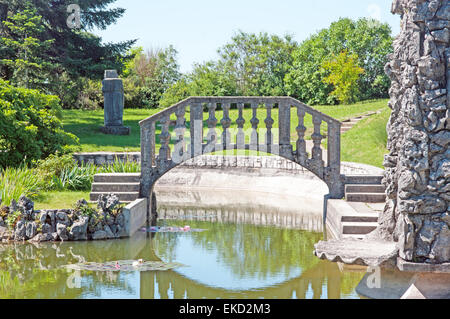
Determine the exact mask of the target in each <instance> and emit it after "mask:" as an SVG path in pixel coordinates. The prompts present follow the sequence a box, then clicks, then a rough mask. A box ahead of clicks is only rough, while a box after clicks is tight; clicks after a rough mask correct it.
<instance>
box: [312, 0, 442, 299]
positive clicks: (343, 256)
mask: <svg viewBox="0 0 450 319" xmlns="http://www.w3.org/2000/svg"><path fill="white" fill-rule="evenodd" d="M392 13H394V14H399V15H401V19H402V21H401V32H400V34H399V35H398V36H397V38H396V39H395V40H394V52H393V53H392V54H391V55H390V56H389V60H390V62H389V63H388V64H387V65H386V69H385V70H386V73H387V75H388V76H389V78H390V79H391V82H392V84H391V89H390V92H389V94H390V97H391V99H390V101H389V107H390V108H391V109H392V115H391V117H390V119H389V122H388V125H387V132H388V149H389V154H388V155H386V157H385V162H384V166H385V168H386V170H385V176H384V181H383V183H384V184H385V186H386V189H387V191H386V192H387V202H386V206H385V209H384V212H383V213H381V215H380V217H379V221H378V223H379V226H378V228H377V229H376V230H375V231H374V232H373V233H372V234H369V235H368V236H367V237H366V238H365V239H364V240H362V241H351V240H334V241H328V242H320V243H318V244H317V245H316V250H315V253H316V255H317V256H319V257H320V258H323V259H329V260H333V261H341V262H344V263H357V264H361V265H370V266H380V265H388V264H389V265H394V266H396V267H395V268H397V269H399V270H401V271H406V272H415V273H418V274H420V276H419V275H418V276H419V277H420V278H422V279H421V280H422V281H426V282H432V280H434V279H433V278H435V277H436V276H437V273H450V149H449V145H450V81H449V78H450V70H449V64H450V3H449V0H394V1H393V4H392ZM394 244H395V246H394ZM371 245H373V246H374V247H376V248H377V249H378V251H377V249H373V250H370V249H369V248H370V247H371ZM419 277H417V278H419ZM444 277H445V276H444ZM444 277H442V278H444ZM424 278H426V279H424ZM442 278H441V279H442ZM445 278H446V279H445V280H446V288H447V292H448V291H450V275H447V276H446V277H445ZM441 279H439V281H442V280H441ZM444 286H445V285H444ZM416 288H417V287H416Z"/></svg>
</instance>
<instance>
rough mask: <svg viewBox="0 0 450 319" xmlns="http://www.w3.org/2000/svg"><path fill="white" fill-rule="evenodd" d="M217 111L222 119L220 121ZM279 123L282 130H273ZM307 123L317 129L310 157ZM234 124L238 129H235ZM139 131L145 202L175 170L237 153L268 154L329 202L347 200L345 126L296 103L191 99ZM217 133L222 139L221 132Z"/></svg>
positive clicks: (281, 99) (274, 99)
mask: <svg viewBox="0 0 450 319" xmlns="http://www.w3.org/2000/svg"><path fill="white" fill-rule="evenodd" d="M232 107H233V108H236V109H237V112H235V113H234V115H235V116H237V118H235V119H232V118H231V115H230V113H231V112H230V110H231V108H232ZM246 107H247V108H251V110H252V112H251V113H252V118H251V119H250V120H249V121H248V119H245V118H244V109H245V108H246ZM219 109H220V110H221V115H222V117H221V119H217V117H216V115H217V114H218V113H219V112H218V110H219ZM292 109H294V111H293V110H292ZM204 110H205V111H207V112H205V114H206V115H207V116H204V112H203V111H204ZM235 116H234V117H235ZM293 116H294V117H297V118H298V122H297V121H295V123H298V126H296V127H292V128H291V123H294V122H293V121H292V117H293ZM276 119H278V123H277V124H278V125H277V126H278V127H275V128H274V125H275V124H276ZM309 120H310V121H311V122H312V124H313V130H312V132H311V133H312V134H311V136H310V137H311V139H312V142H313V147H312V150H311V154H308V152H307V142H306V138H307V133H310V132H309V131H308V129H307V127H306V123H307V122H306V121H309ZM233 123H235V124H236V125H235V126H236V127H233V128H232V124H233ZM140 126H141V166H142V167H141V191H140V194H141V197H146V198H148V197H149V196H150V195H149V194H151V192H152V189H153V186H154V184H155V183H156V181H157V180H158V179H159V178H160V177H161V176H163V175H164V174H165V173H166V172H167V171H169V170H171V169H172V168H174V167H176V166H177V165H179V164H181V163H183V162H185V161H187V160H189V159H191V158H194V157H197V156H200V155H203V154H209V153H213V152H221V151H235V150H248V151H257V152H264V153H270V154H274V155H279V156H281V157H284V158H286V159H289V160H291V161H293V162H295V163H298V164H300V165H302V166H303V167H305V168H306V169H308V170H310V171H312V172H313V173H314V174H316V175H317V176H318V177H319V178H321V179H322V180H324V181H325V182H326V183H327V184H328V186H329V189H330V195H331V198H342V197H343V195H344V189H343V178H342V176H341V174H340V166H341V160H340V129H341V122H339V121H338V120H336V119H333V118H332V117H330V116H328V115H326V114H323V113H321V112H319V111H317V110H315V109H313V108H311V107H309V106H307V105H305V104H303V103H301V102H300V101H298V100H296V99H293V98H290V97H190V98H188V99H186V100H184V101H181V102H179V103H177V104H175V105H173V106H171V107H169V108H167V109H165V110H163V111H161V112H159V113H157V114H155V115H153V116H151V117H149V118H147V119H145V120H142V121H141V122H140ZM218 127H219V128H220V129H221V131H222V132H221V133H219V132H217V129H218ZM245 127H247V129H246V130H244V128H245ZM158 131H159V133H158ZM292 132H296V134H293V133H292ZM325 137H327V138H328V144H327V157H326V158H324V155H323V151H322V147H321V145H322V141H323V139H324V138H325ZM157 139H158V140H159V143H160V145H161V146H160V148H159V150H157V149H156V145H157ZM171 143H172V144H173V147H172V148H171ZM294 147H295V149H294Z"/></svg>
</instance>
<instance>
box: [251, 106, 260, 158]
mask: <svg viewBox="0 0 450 319" xmlns="http://www.w3.org/2000/svg"><path fill="white" fill-rule="evenodd" d="M251 108H252V112H253V116H252V119H251V120H250V123H251V124H252V134H251V136H250V149H251V150H254V151H257V150H258V148H259V135H258V125H259V119H258V114H257V111H258V104H257V103H252V104H251Z"/></svg>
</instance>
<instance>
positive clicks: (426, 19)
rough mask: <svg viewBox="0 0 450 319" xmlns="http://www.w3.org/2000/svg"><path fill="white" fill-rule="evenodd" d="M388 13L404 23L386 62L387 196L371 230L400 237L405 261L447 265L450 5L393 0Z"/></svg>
mask: <svg viewBox="0 0 450 319" xmlns="http://www.w3.org/2000/svg"><path fill="white" fill-rule="evenodd" d="M392 12H393V13H396V14H400V15H402V25H401V32H400V34H399V35H398V37H397V38H396V39H395V41H394V53H393V54H392V55H391V56H390V62H389V63H388V64H387V65H386V73H387V74H388V76H389V77H390V79H391V80H392V84H391V89H390V92H389V93H390V97H391V99H390V101H389V106H390V107H391V108H392V110H393V111H392V114H391V118H390V119H389V123H388V126H387V131H388V149H389V154H388V155H387V156H386V157H385V165H386V171H385V178H384V184H385V185H386V189H387V198H388V199H387V203H386V208H385V210H384V212H383V213H382V214H381V216H380V219H379V221H380V225H379V227H378V229H377V231H376V233H377V234H378V235H379V236H380V237H381V238H384V239H390V240H398V243H399V247H400V250H399V255H400V257H401V258H403V259H404V260H406V261H410V262H412V261H414V262H434V263H436V262H437V263H445V262H449V261H450V256H449V254H448V251H447V250H446V248H445V244H446V243H448V241H449V236H450V235H449V233H448V221H447V220H448V216H447V215H445V213H446V212H448V209H449V205H448V204H449V199H450V196H448V189H447V188H446V187H447V185H448V184H449V182H450V180H449V179H450V152H449V150H448V145H449V144H450V126H449V114H450V113H449V102H450V100H449V99H450V91H449V90H450V82H449V81H448V78H449V77H450V71H449V69H448V65H449V62H450V60H449V58H450V48H449V44H450V43H449V42H450V31H449V20H450V5H449V3H448V1H442V0H421V1H410V0H395V1H393V4H392ZM416 77H417V78H416ZM416 79H417V80H416ZM393 201H396V204H395V205H394V202H393ZM389 221H392V222H389ZM393 223H394V224H393ZM433 247H436V248H435V249H434V250H433Z"/></svg>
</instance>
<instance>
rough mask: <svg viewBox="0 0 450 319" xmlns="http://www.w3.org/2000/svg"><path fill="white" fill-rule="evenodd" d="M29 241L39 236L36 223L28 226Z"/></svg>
mask: <svg viewBox="0 0 450 319" xmlns="http://www.w3.org/2000/svg"><path fill="white" fill-rule="evenodd" d="M25 234H26V237H27V239H31V238H33V237H34V236H36V234H37V226H36V223H35V222H30V223H27V224H26V231H25Z"/></svg>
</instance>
